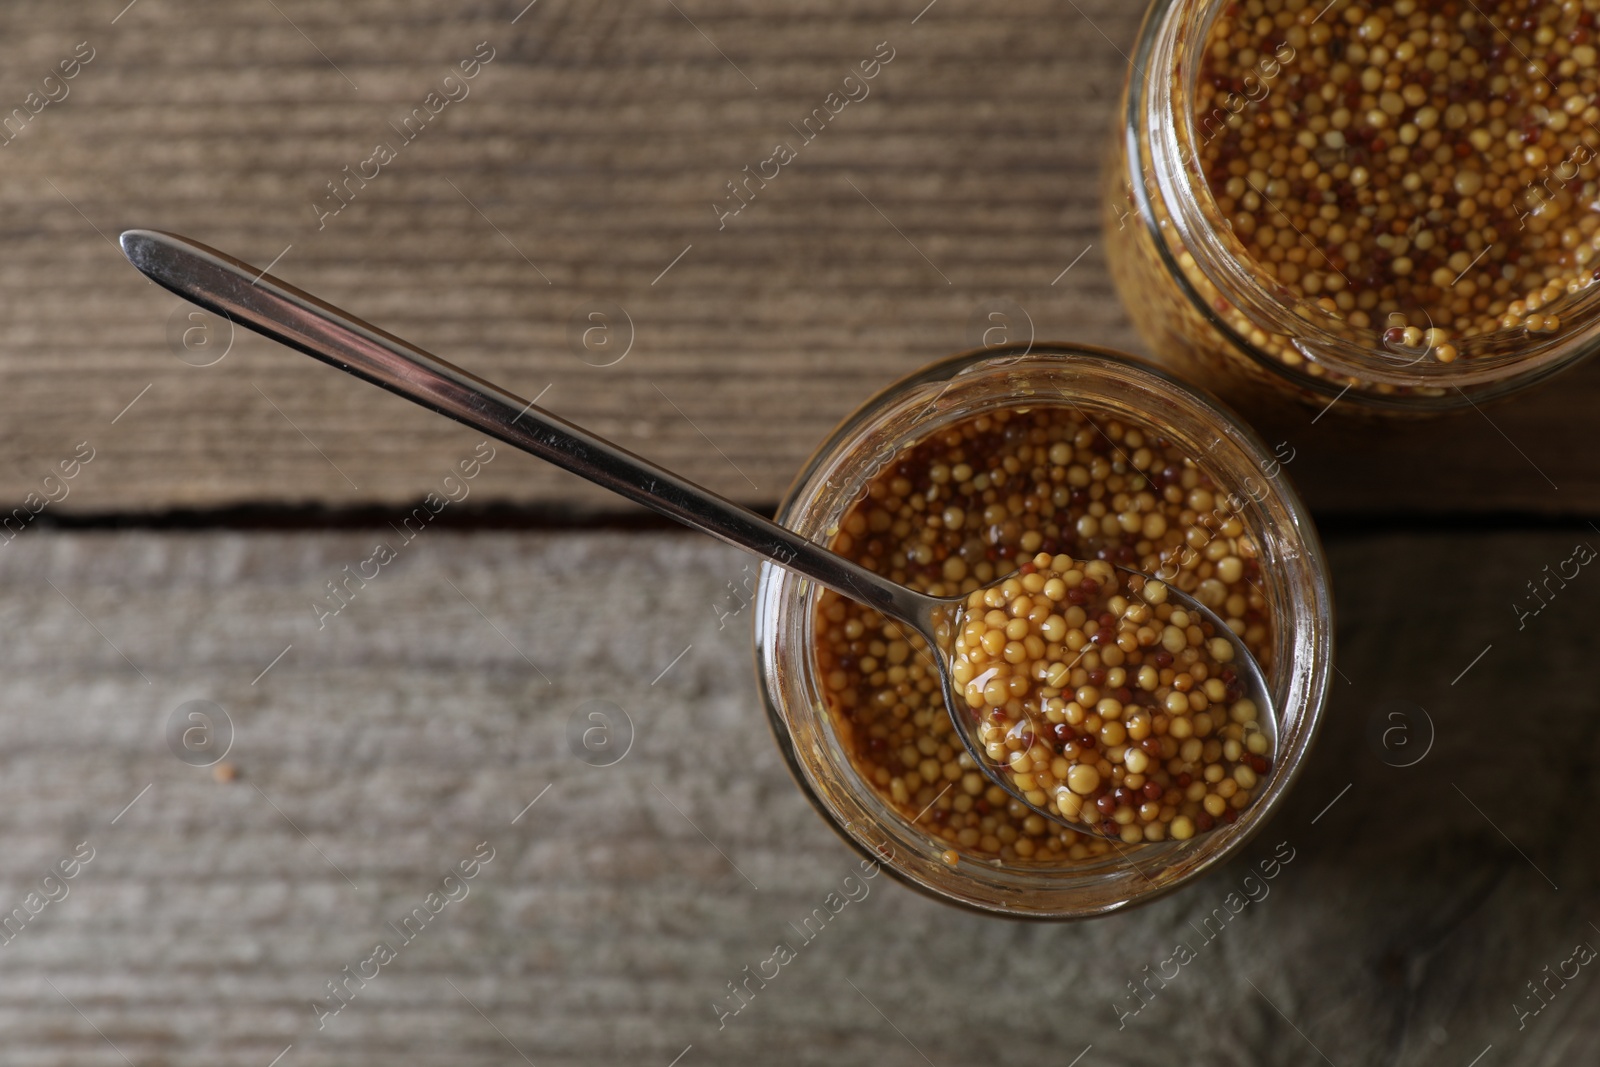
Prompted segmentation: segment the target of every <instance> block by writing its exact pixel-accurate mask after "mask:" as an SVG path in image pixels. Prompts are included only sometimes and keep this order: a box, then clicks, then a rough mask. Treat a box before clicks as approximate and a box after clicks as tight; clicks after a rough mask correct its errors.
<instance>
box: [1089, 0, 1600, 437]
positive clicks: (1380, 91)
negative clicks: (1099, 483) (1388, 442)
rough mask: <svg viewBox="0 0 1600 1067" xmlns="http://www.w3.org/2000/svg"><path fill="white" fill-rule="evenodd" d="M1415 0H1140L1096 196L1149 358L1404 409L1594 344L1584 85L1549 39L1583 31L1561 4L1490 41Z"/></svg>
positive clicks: (1193, 372)
mask: <svg viewBox="0 0 1600 1067" xmlns="http://www.w3.org/2000/svg"><path fill="white" fill-rule="evenodd" d="M1435 6H1436V5H1429V4H1426V3H1416V2H1414V0H1398V2H1396V3H1394V4H1393V5H1391V6H1389V7H1384V6H1383V5H1368V8H1363V9H1361V12H1362V18H1361V19H1357V18H1355V17H1354V16H1353V15H1352V14H1351V12H1352V11H1353V10H1354V9H1350V10H1346V8H1347V7H1348V5H1339V6H1337V7H1331V6H1329V5H1324V4H1321V3H1312V2H1310V0H1305V2H1301V0H1274V2H1271V3H1267V4H1264V5H1245V4H1239V3H1234V2H1232V0H1155V2H1154V3H1153V4H1152V5H1151V7H1150V10H1149V12H1148V14H1147V15H1146V18H1145V22H1144V25H1143V28H1142V30H1141V33H1140V37H1139V40H1138V43H1137V46H1136V49H1135V51H1134V53H1133V56H1132V63H1131V65H1130V71H1129V78H1128V82H1127V86H1126V89H1125V92H1124V96H1123V101H1122V107H1121V109H1120V111H1119V113H1118V117H1117V120H1116V122H1115V123H1114V144H1113V145H1112V146H1111V153H1110V158H1109V160H1108V166H1107V168H1106V171H1105V187H1104V190H1103V191H1104V196H1103V197H1102V203H1103V204H1104V211H1105V220H1104V222H1105V233H1106V242H1107V247H1108V253H1107V254H1108V257H1109V260H1110V263H1111V269H1112V274H1113V278H1114V280H1115V283H1116V286H1117V288H1118V290H1119V292H1120V293H1121V295H1122V297H1123V299H1124V301H1125V302H1126V303H1127V306H1128V307H1129V308H1130V309H1136V310H1137V314H1136V315H1135V316H1134V323H1135V326H1136V327H1137V328H1138V330H1139V331H1140V333H1141V335H1142V336H1143V337H1144V339H1145V341H1146V343H1147V344H1149V345H1150V347H1151V349H1152V350H1153V351H1154V352H1155V354H1156V355H1157V356H1158V357H1159V358H1160V359H1161V360H1162V361H1163V362H1164V363H1165V364H1166V365H1168V366H1170V367H1172V368H1173V369H1174V370H1176V371H1177V372H1178V373H1179V374H1181V375H1183V376H1184V377H1186V378H1189V379H1190V380H1194V381H1197V382H1199V383H1201V384H1203V385H1206V386H1207V387H1210V388H1212V389H1215V390H1216V391H1218V392H1219V393H1220V394H1222V395H1224V396H1227V397H1229V398H1230V399H1234V400H1237V401H1239V402H1242V403H1246V404H1256V403H1259V402H1261V401H1262V400H1276V399H1282V398H1283V397H1284V396H1286V395H1289V396H1295V397H1298V398H1300V399H1303V400H1305V401H1308V402H1310V403H1313V404H1315V405H1316V406H1318V407H1321V406H1323V405H1326V404H1328V403H1329V402H1330V401H1332V400H1333V399H1334V398H1341V399H1343V400H1345V402H1346V405H1347V406H1360V407H1365V408H1366V409H1368V410H1382V411H1389V412H1412V413H1420V412H1427V411H1439V410H1448V409H1451V408H1456V407H1464V406H1466V405H1468V404H1471V403H1477V402H1481V401H1482V400H1484V399H1488V398H1492V397H1496V396H1500V395H1503V394H1505V393H1509V392H1511V391H1513V390H1517V389H1520V388H1523V387H1525V386H1528V385H1531V384H1533V383H1534V382H1537V381H1539V380H1541V379H1544V378H1546V377H1548V376H1549V375H1551V374H1553V373H1555V372H1557V371H1559V370H1561V369H1563V368H1565V367H1568V366H1570V365H1572V364H1573V363H1575V362H1577V361H1579V360H1581V359H1583V358H1586V357H1587V356H1590V355H1592V354H1593V353H1594V352H1595V350H1596V349H1597V348H1600V299H1597V297H1600V286H1596V285H1594V284H1592V283H1593V282H1594V281H1595V280H1596V279H1595V276H1594V270H1593V268H1594V267H1595V266H1597V265H1600V252H1597V249H1600V183H1597V181H1596V170H1597V161H1600V129H1597V128H1593V127H1592V124H1589V123H1588V122H1587V120H1586V116H1588V115H1590V113H1591V112H1592V113H1593V115H1594V116H1595V117H1597V118H1600V106H1597V105H1596V104H1595V102H1594V96H1593V94H1592V93H1591V92H1589V91H1588V90H1590V89H1593V85H1592V84H1591V83H1592V82H1593V80H1594V77H1595V72H1594V70H1593V69H1592V68H1593V66H1594V64H1593V63H1592V62H1591V63H1590V64H1589V69H1585V68H1583V67H1582V64H1581V63H1579V62H1577V61H1575V60H1574V59H1573V58H1572V57H1571V55H1570V54H1568V52H1564V51H1563V50H1564V49H1566V50H1568V51H1583V50H1587V51H1586V52H1584V53H1583V54H1582V55H1579V56H1578V57H1577V58H1578V60H1582V59H1584V58H1585V57H1586V56H1589V57H1592V48H1591V47H1590V46H1588V45H1586V44H1585V45H1581V46H1571V45H1569V44H1568V43H1567V36H1560V35H1559V34H1558V33H1557V31H1559V30H1560V29H1561V27H1563V26H1564V25H1565V24H1564V23H1562V22H1560V19H1562V18H1566V17H1568V16H1566V15H1561V14H1560V12H1561V11H1563V10H1564V9H1563V5H1560V4H1554V3H1551V4H1543V5H1538V4H1536V5H1532V6H1533V7H1534V8H1537V9H1539V12H1541V13H1539V14H1537V15H1536V18H1543V19H1545V20H1546V21H1548V22H1549V23H1550V25H1551V26H1552V27H1554V29H1549V30H1547V29H1544V28H1531V27H1532V26H1533V24H1531V23H1530V24H1528V25H1527V26H1524V28H1523V29H1517V28H1516V26H1519V25H1523V19H1522V16H1521V15H1520V14H1519V16H1518V19H1517V21H1516V23H1515V24H1513V29H1512V31H1511V32H1512V37H1511V38H1509V40H1511V44H1506V43H1505V40H1507V39H1506V38H1504V35H1503V34H1502V33H1501V32H1500V30H1499V29H1498V28H1497V24H1495V23H1492V22H1491V21H1490V20H1489V17H1488V15H1486V14H1484V13H1483V11H1482V10H1480V9H1479V8H1478V7H1476V6H1469V7H1468V8H1465V9H1463V13H1461V14H1452V15H1450V16H1448V17H1446V16H1445V15H1443V14H1441V13H1440V12H1439V11H1436V10H1434V8H1435ZM1485 6H1486V7H1488V8H1493V7H1494V6H1495V5H1485ZM1518 6H1519V8H1520V7H1526V6H1528V5H1518ZM1570 6H1571V5H1567V7H1570ZM1258 7H1260V8H1261V9H1262V12H1264V13H1260V12H1257V10H1256V9H1257V8H1258ZM1247 8H1248V10H1246V9H1247ZM1369 9H1370V11H1369ZM1379 12H1383V13H1386V14H1387V16H1388V21H1387V22H1386V21H1385V20H1384V17H1383V16H1382V15H1380V14H1379ZM1346 16H1350V17H1348V18H1347V17H1346ZM1571 17H1573V18H1577V17H1578V16H1577V15H1575V14H1573V15H1571ZM1229 20H1231V21H1229ZM1552 34H1556V35H1557V36H1558V40H1559V44H1560V47H1556V46H1548V47H1547V45H1546V44H1539V45H1535V44H1534V41H1535V40H1538V41H1543V40H1544V37H1545V36H1550V35H1552ZM1524 35H1526V36H1527V37H1528V40H1526V41H1522V40H1521V39H1522V36H1524ZM1568 36H1570V35H1568ZM1574 39H1576V38H1574ZM1418 41H1421V42H1423V43H1422V44H1421V45H1418V44H1417V43H1416V42H1418ZM1430 41H1432V42H1433V44H1431V45H1430V44H1429V42H1430ZM1518 41H1521V43H1522V44H1523V45H1525V46H1526V47H1525V48H1521V49H1520V52H1521V53H1523V54H1526V55H1536V56H1537V57H1538V58H1537V61H1536V65H1537V66H1538V67H1539V69H1537V70H1533V69H1532V68H1529V70H1527V71H1522V70H1520V68H1519V67H1518V62H1519V61H1518V54H1519V49H1518V48H1517V47H1515V46H1516V44H1517V42H1518ZM1519 79H1521V80H1520V81H1519ZM1519 86H1522V88H1519ZM1549 87H1554V88H1549ZM1585 87H1588V88H1587V89H1585ZM1519 93H1520V94H1522V95H1521V96H1519V95H1518V94H1519ZM1524 97H1525V99H1524ZM1508 100H1509V101H1510V102H1509V103H1508V102H1507V101H1508ZM1569 101H1570V104H1569ZM1569 110H1570V113H1569ZM1591 134H1592V135H1591ZM1590 141H1593V142H1594V145H1590V144H1589V142H1590ZM1513 142H1514V144H1513ZM1458 268H1459V269H1458Z"/></svg>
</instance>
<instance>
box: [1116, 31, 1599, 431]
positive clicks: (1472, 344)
mask: <svg viewBox="0 0 1600 1067" xmlns="http://www.w3.org/2000/svg"><path fill="white" fill-rule="evenodd" d="M1230 2H1231V0H1154V3H1152V4H1151V6H1150V9H1149V10H1148V11H1147V13H1146V15H1145V21H1144V24H1143V26H1142V28H1141V30H1140V35H1139V40H1138V43H1137V45H1136V46H1135V50H1134V55H1133V57H1132V60H1131V63H1130V73H1129V78H1130V83H1129V86H1130V91H1129V92H1128V93H1127V96H1126V101H1125V110H1124V114H1123V116H1122V121H1123V124H1124V137H1125V140H1126V151H1127V153H1128V160H1129V171H1130V179H1131V185H1132V193H1133V196H1134V198H1135V203H1136V205H1137V206H1138V209H1139V210H1138V214H1139V216H1140V217H1141V218H1142V219H1143V221H1144V222H1145V225H1146V227H1147V228H1148V230H1149V232H1150V236H1151V238H1152V241H1153V244H1154V246H1155V248H1156V249H1157V251H1158V254H1159V255H1160V257H1161V259H1162V262H1163V264H1164V268H1165V270H1166V271H1167V273H1168V274H1169V275H1170V276H1171V277H1172V278H1173V279H1174V280H1176V281H1177V283H1178V285H1179V287H1180V288H1181V289H1182V291H1183V293H1184V295H1185V296H1186V297H1187V299H1188V300H1189V301H1190V303H1191V304H1192V305H1193V306H1194V308H1195V309H1196V310H1197V311H1198V312H1199V313H1200V314H1201V315H1202V316H1203V317H1204V318H1205V319H1206V321H1207V323H1208V324H1209V325H1210V326H1211V327H1212V328H1213V329H1215V330H1216V331H1217V332H1218V333H1220V334H1221V335H1222V336H1223V337H1225V338H1227V340H1228V341H1229V343H1230V344H1232V346H1233V347H1234V348H1236V349H1237V350H1238V351H1239V352H1240V353H1242V354H1243V355H1245V356H1247V357H1249V358H1250V359H1251V360H1253V361H1254V362H1255V363H1257V364H1259V365H1261V366H1263V367H1264V368H1266V369H1268V370H1270V371H1272V372H1273V373H1275V374H1279V375H1283V376H1285V377H1288V378H1289V379H1290V380H1291V381H1293V382H1294V383H1295V384H1297V385H1299V386H1301V387H1304V388H1307V389H1309V390H1312V391H1313V392H1315V393H1318V394H1321V395H1324V396H1334V395H1339V396H1342V395H1343V394H1344V392H1345V391H1348V390H1349V389H1350V388H1351V386H1352V385H1354V384H1356V383H1365V384H1381V385H1387V386H1393V387H1396V388H1400V389H1417V388H1422V389H1429V390H1453V391H1454V392H1456V394H1457V397H1459V399H1455V398H1452V399H1451V400H1450V401H1447V403H1449V404H1450V406H1465V404H1466V403H1470V402H1471V400H1470V398H1468V396H1467V393H1466V392H1465V391H1464V390H1466V389H1471V390H1472V396H1475V397H1478V398H1490V397H1494V396H1499V395H1502V394H1504V393H1508V392H1511V391H1513V390H1516V389H1521V388H1524V387H1525V386H1527V385H1530V384H1532V383H1534V382H1537V381H1539V380H1542V379H1544V378H1546V377H1548V376H1550V375H1551V374H1554V373H1556V372H1558V371H1560V370H1563V369H1565V368H1566V367H1568V366H1570V365H1572V364H1573V363H1575V362H1577V361H1579V360H1582V359H1585V358H1587V357H1589V356H1591V355H1593V354H1594V353H1595V352H1596V351H1600V286H1596V287H1593V288H1592V289H1591V290H1589V291H1585V292H1583V293H1581V294H1578V295H1577V297H1576V298H1569V299H1570V303H1568V304H1567V305H1565V306H1564V308H1563V310H1562V315H1561V319H1562V324H1561V326H1560V328H1559V329H1557V330H1555V331H1553V332H1551V333H1549V334H1538V335H1534V334H1529V333H1527V332H1526V331H1525V330H1524V329H1522V328H1521V327H1514V328H1510V329H1503V330H1496V331H1492V332H1489V333H1485V334H1481V335H1478V336H1476V337H1473V338H1464V339H1453V340H1452V341H1451V344H1453V345H1455V346H1456V347H1457V348H1458V349H1460V350H1461V355H1460V356H1459V357H1458V358H1457V359H1456V360H1455V361H1453V362H1450V363H1439V362H1437V361H1433V360H1428V359H1426V358H1425V357H1426V355H1427V350H1426V349H1423V350H1421V352H1420V354H1416V353H1413V352H1411V351H1410V350H1406V353H1405V354H1404V355H1402V354H1401V353H1399V352H1395V351H1391V350H1389V349H1388V348H1386V347H1384V346H1383V345H1382V344H1381V343H1379V344H1375V343H1373V335H1372V328H1370V327H1368V328H1366V329H1365V330H1356V329H1355V328H1352V327H1349V326H1346V325H1344V324H1343V322H1342V320H1340V319H1338V318H1337V317H1335V316H1334V315H1332V314H1331V313H1329V312H1326V311H1323V310H1322V309H1320V308H1317V307H1316V306H1315V304H1313V303H1312V302H1311V301H1309V300H1305V299H1301V298H1293V297H1289V296H1286V295H1283V294H1281V293H1279V292H1275V291H1274V287H1272V286H1269V285H1268V284H1265V283H1264V282H1263V281H1262V280H1261V278H1260V277H1259V275H1258V274H1257V273H1256V272H1255V270H1254V269H1253V266H1254V260H1253V258H1252V257H1251V256H1250V255H1249V254H1248V252H1246V251H1245V249H1244V246H1243V243H1242V242H1239V241H1238V240H1237V238H1234V237H1233V236H1232V231H1231V228H1230V227H1228V226H1227V225H1226V220H1224V219H1223V217H1222V213H1221V210H1220V208H1219V207H1218V205H1217V203H1216V199H1215V196H1214V195H1213V193H1212V191H1211V187H1210V183H1209V182H1208V181H1207V180H1206V178H1205V176H1204V174H1203V173H1201V171H1200V168H1199V164H1198V162H1197V151H1196V148H1195V146H1196V145H1198V144H1199V131H1198V128H1197V123H1196V119H1195V115H1194V112H1193V108H1192V107H1189V106H1184V107H1180V106H1179V101H1180V98H1181V100H1183V101H1188V100H1190V99H1192V97H1193V93H1194V89H1195V86H1196V84H1197V80H1198V77H1199V69H1198V64H1197V63H1195V62H1194V61H1193V57H1195V56H1198V55H1201V54H1203V51H1204V45H1205V42H1206V39H1207V37H1208V35H1209V34H1210V31H1211V27H1212V24H1213V23H1214V22H1215V21H1216V18H1217V16H1218V15H1219V14H1220V13H1221V12H1222V10H1223V9H1224V8H1226V7H1227V6H1228V4H1229V3H1230ZM1147 71H1149V72H1152V73H1151V74H1146V73H1145V72H1147ZM1161 72H1171V73H1170V74H1165V73H1161ZM1169 79H1170V80H1169ZM1162 84H1166V85H1167V86H1168V88H1167V91H1153V90H1155V89H1158V88H1159V87H1160V86H1161V85H1162ZM1146 164H1148V170H1147V169H1146V166H1145V165H1146ZM1141 174H1144V175H1146V176H1147V178H1153V179H1154V181H1155V183H1156V184H1157V186H1158V187H1159V189H1160V192H1161V199H1162V201H1163V205H1164V206H1165V208H1166V209H1167V211H1168V213H1169V217H1170V218H1171V220H1172V224H1173V229H1174V230H1175V232H1176V234H1177V236H1178V237H1179V239H1180V240H1181V241H1182V242H1183V248H1184V250H1185V251H1187V252H1188V254H1189V256H1190V257H1191V259H1192V260H1193V262H1194V266H1195V269H1196V270H1197V271H1198V272H1199V273H1200V274H1201V275H1202V276H1203V277H1204V278H1205V280H1206V281H1207V282H1208V283H1209V284H1210V285H1212V286H1213V287H1214V288H1215V289H1216V290H1217V292H1218V293H1219V294H1221V296H1222V297H1223V299H1225V300H1226V301H1227V302H1228V303H1229V304H1231V305H1232V306H1233V307H1236V308H1238V309H1239V310H1240V311H1241V312H1242V313H1244V314H1245V315H1246V317H1247V318H1249V319H1250V320H1251V321H1252V322H1253V323H1257V324H1259V325H1260V327H1261V329H1263V330H1264V331H1266V332H1269V333H1273V334H1276V335H1278V336H1279V337H1282V338H1284V339H1285V340H1286V341H1287V343H1289V344H1290V345H1292V346H1293V347H1294V348H1295V349H1296V350H1297V351H1298V352H1299V353H1300V355H1302V356H1303V357H1305V358H1306V359H1307V361H1308V362H1309V363H1311V364H1314V365H1317V366H1319V367H1321V368H1323V369H1324V370H1325V372H1326V373H1323V374H1311V373H1307V372H1306V371H1305V370H1304V369H1301V368H1299V367H1296V366H1293V365H1291V364H1289V363H1287V362H1285V361H1284V360H1282V359H1280V358H1278V357H1276V356H1273V355H1271V354H1270V353H1267V352H1264V351H1262V350H1261V349H1260V348H1259V347H1257V346H1256V345H1255V344H1253V343H1252V342H1251V341H1250V340H1249V339H1247V338H1246V337H1244V336H1242V335H1241V334H1240V333H1239V332H1238V330H1236V329H1235V328H1234V327H1233V326H1232V325H1230V324H1229V323H1228V322H1226V321H1225V320H1224V319H1223V317H1222V316H1221V315H1220V314H1219V313H1218V312H1217V311H1216V309H1214V308H1213V307H1212V306H1211V303H1210V301H1209V300H1207V299H1206V297H1205V296H1204V295H1203V294H1201V293H1200V292H1198V291H1197V290H1196V289H1195V287H1194V285H1193V283H1192V282H1191V280H1190V279H1189V277H1188V276H1187V273H1186V271H1185V270H1184V269H1183V267H1182V266H1181V265H1180V264H1179V262H1178V260H1177V257H1176V256H1175V255H1174V252H1173V249H1172V248H1171V246H1170V243H1169V237H1168V235H1167V234H1164V233H1163V232H1162V228H1161V226H1160V225H1159V223H1158V221H1157V212H1156V210H1155V207H1156V205H1155V204H1154V203H1153V202H1152V200H1151V195H1150V192H1149V190H1148V188H1147V187H1146V184H1145V182H1144V181H1141V180H1139V176H1140V175H1141ZM1225 234H1226V236H1225ZM1278 288H1280V289H1281V287H1278ZM1313 314H1314V315H1315V316H1316V317H1315V318H1313V317H1312V315H1313ZM1318 320H1325V321H1318ZM1363 334H1364V335H1365V336H1362V335H1363ZM1446 395H1448V394H1446ZM1362 400H1363V401H1364V402H1365V403H1367V404H1369V405H1372V406H1377V407H1394V408H1400V409H1407V410H1409V409H1413V408H1415V407H1416V406H1417V404H1416V400H1415V399H1414V398H1411V397H1407V396H1405V395H1400V396H1385V395H1383V394H1382V393H1377V392H1372V391H1363V393H1362Z"/></svg>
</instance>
